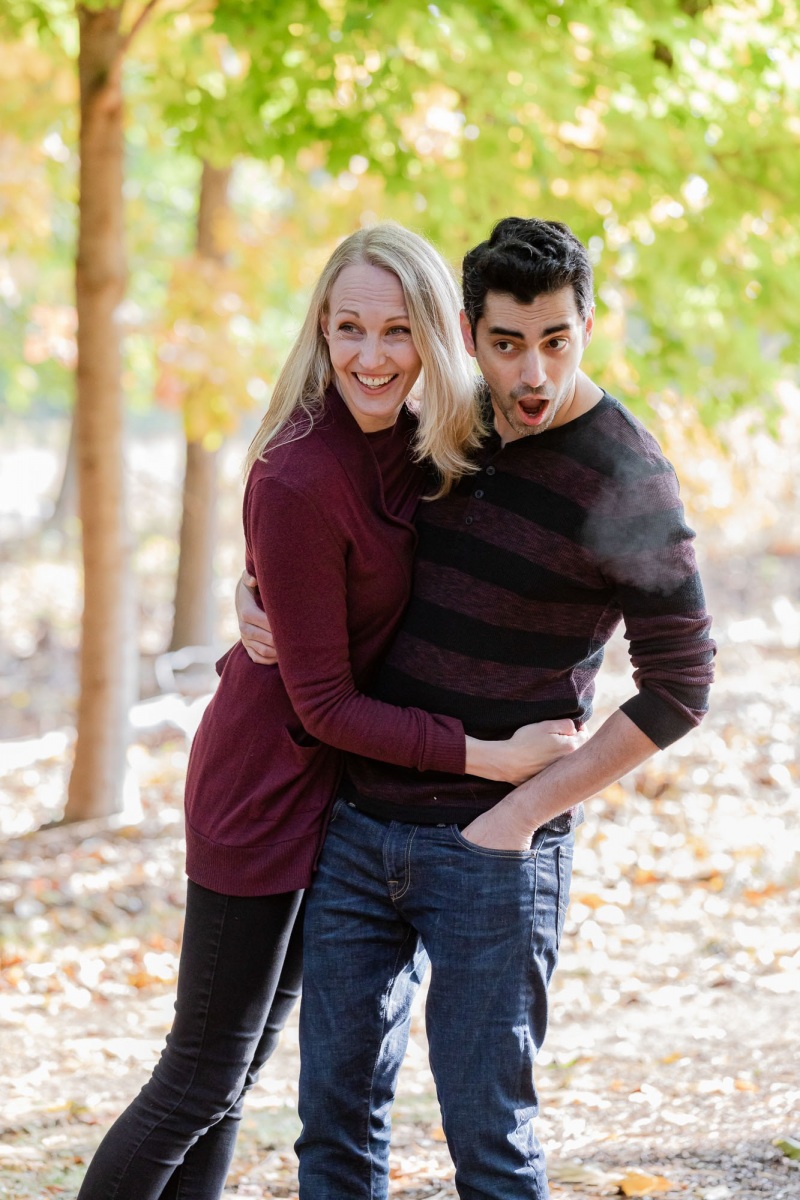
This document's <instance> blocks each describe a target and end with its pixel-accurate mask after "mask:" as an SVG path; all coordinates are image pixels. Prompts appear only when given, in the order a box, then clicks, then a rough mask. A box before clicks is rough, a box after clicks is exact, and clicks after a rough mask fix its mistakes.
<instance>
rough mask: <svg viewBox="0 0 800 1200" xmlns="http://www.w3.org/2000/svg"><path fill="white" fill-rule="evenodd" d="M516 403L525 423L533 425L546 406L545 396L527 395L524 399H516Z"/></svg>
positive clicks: (539, 418)
mask: <svg viewBox="0 0 800 1200" xmlns="http://www.w3.org/2000/svg"><path fill="white" fill-rule="evenodd" d="M517 404H518V405H519V411H520V415H521V417H522V419H523V421H524V422H525V423H526V425H535V424H536V423H537V422H538V421H539V420H541V418H542V416H543V415H544V411H545V409H546V408H547V396H528V397H526V399H525V400H518V401H517Z"/></svg>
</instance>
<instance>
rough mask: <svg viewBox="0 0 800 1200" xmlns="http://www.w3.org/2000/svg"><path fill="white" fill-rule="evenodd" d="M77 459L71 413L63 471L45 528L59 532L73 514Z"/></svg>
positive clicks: (76, 481) (74, 509) (76, 502)
mask: <svg viewBox="0 0 800 1200" xmlns="http://www.w3.org/2000/svg"><path fill="white" fill-rule="evenodd" d="M77 459H78V455H77V444H76V438H75V416H74V414H73V416H72V419H71V420H70V423H69V441H68V442H67V451H66V454H65V456H64V471H63V473H62V475H61V483H60V485H59V488H58V495H57V496H56V498H55V501H54V502H53V511H52V512H51V514H50V516H49V517H48V518H47V521H46V522H45V525H46V527H47V529H54V530H58V531H59V532H61V531H63V530H64V528H65V526H66V524H67V521H69V520H70V519H71V518H72V517H74V516H75V512H76V509H77V504H78V461H77Z"/></svg>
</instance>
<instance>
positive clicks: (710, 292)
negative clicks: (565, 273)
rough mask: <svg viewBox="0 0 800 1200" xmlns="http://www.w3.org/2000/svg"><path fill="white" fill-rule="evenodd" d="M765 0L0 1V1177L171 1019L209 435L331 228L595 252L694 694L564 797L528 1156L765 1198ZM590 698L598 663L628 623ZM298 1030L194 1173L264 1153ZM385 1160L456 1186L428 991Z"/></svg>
mask: <svg viewBox="0 0 800 1200" xmlns="http://www.w3.org/2000/svg"><path fill="white" fill-rule="evenodd" d="M798 195H800V14H799V13H798V6H797V4H796V2H795V0H785V2H778V0H729V2H728V3H722V2H719V0H628V2H622V0H453V2H452V3H450V2H447V3H444V2H443V3H441V4H423V3H416V2H415V0H380V2H377V0H372V2H368V0H275V2H274V3H269V4H267V3H263V2H262V0H125V2H124V3H117V4H111V3H103V2H102V0H93V2H92V3H87V4H83V5H80V4H79V5H75V4H74V3H73V2H72V0H1V2H0V414H1V415H2V433H3V436H2V445H0V552H1V553H2V580H0V700H1V701H2V711H1V712H0V739H2V740H0V837H2V839H3V865H2V867H1V868H0V935H1V936H2V945H0V1059H2V1061H3V1062H4V1064H5V1077H4V1078H3V1080H2V1082H0V1196H9V1197H18V1198H20V1200H22V1198H33V1197H45V1196H52V1195H65V1194H74V1191H75V1190H76V1188H77V1184H78V1181H79V1179H80V1177H81V1173H82V1170H83V1164H84V1163H85V1161H87V1160H88V1158H89V1156H90V1155H91V1152H92V1148H93V1146H94V1145H95V1144H96V1143H97V1141H98V1140H99V1138H100V1136H101V1133H102V1130H103V1129H104V1128H105V1126H106V1125H107V1124H108V1122H109V1121H110V1120H111V1119H112V1118H113V1116H114V1115H115V1114H116V1113H117V1112H118V1111H119V1109H120V1108H121V1107H122V1105H123V1104H124V1102H125V1101H126V1100H127V1099H128V1098H129V1097H130V1096H131V1095H132V1094H133V1091H134V1090H135V1088H136V1087H137V1086H138V1085H139V1084H140V1083H141V1082H143V1080H144V1078H146V1076H147V1074H149V1070H150V1068H151V1066H152V1062H153V1060H154V1058H155V1057H156V1056H157V1054H158V1052H159V1048H160V1044H161V1042H162V1040H163V1035H164V1032H165V1031H166V1029H167V1028H168V1027H169V1021H170V1013H171V1003H172V992H173V988H174V980H175V971H176V966H177V952H178V948H179V939H180V925H181V908H182V903H183V873H182V845H181V822H182V814H181V795H182V784H183V775H184V772H185V765H186V755H187V749H188V744H189V739H190V737H191V734H192V732H193V730H194V728H195V727H196V725H197V722H198V720H199V717H200V714H201V712H202V708H203V705H204V704H205V703H206V701H207V698H208V695H209V692H210V690H211V689H212V688H213V680H214V676H213V669H212V667H211V663H212V662H213V659H214V657H215V656H216V655H217V654H218V653H219V651H220V650H222V649H224V648H225V647H226V646H227V645H228V644H230V643H231V642H232V641H233V640H234V639H235V637H236V627H235V620H234V614H233V606H232V597H233V588H234V584H235V580H236V578H237V576H238V574H239V571H240V569H241V565H242V539H241V532H240V516H239V506H240V501H241V478H240V466H241V461H242V458H243V456H244V452H245V449H246V446H247V442H248V440H249V437H250V436H251V434H252V432H253V431H254V429H255V426H256V424H257V422H258V419H259V416H260V414H261V412H262V411H263V409H264V407H265V406H266V405H267V403H268V402H269V395H270V387H271V383H272V381H273V380H274V378H275V374H276V370H277V368H278V366H279V364H280V362H281V360H282V357H283V355H284V353H285V352H286V349H287V347H288V345H289V344H290V341H291V339H292V337H293V334H294V332H295V330H296V329H297V328H298V325H299V321H300V319H301V317H302V314H303V312H304V309H305V304H306V299H307V296H308V291H309V288H310V285H311V283H312V282H313V280H314V279H315V277H316V275H317V273H318V271H319V269H320V267H321V265H322V263H323V262H324V261H325V259H326V257H327V256H328V254H329V253H330V251H331V249H332V247H333V246H334V245H335V242H336V240H337V238H339V237H341V236H343V235H345V234H347V233H348V232H350V231H351V230H353V229H354V228H357V227H358V226H359V225H360V224H366V223H370V222H373V221H375V220H378V219H383V218H393V219H395V220H398V221H401V222H403V223H404V224H407V225H409V226H411V227H413V228H415V229H417V230H419V231H420V232H423V233H425V234H427V235H428V236H429V237H431V238H432V239H433V240H434V241H435V242H436V243H437V245H439V247H440V248H441V249H442V250H443V251H444V253H445V254H446V255H447V256H448V257H449V258H450V259H451V261H452V262H453V264H454V266H456V267H457V266H458V263H459V260H460V258H461V257H462V255H463V253H464V252H465V251H466V250H467V249H468V248H469V247H470V246H471V245H473V244H474V243H475V242H476V241H478V240H480V239H482V238H483V237H484V236H486V234H487V232H488V230H489V228H490V226H491V224H492V223H493V222H494V221H495V220H497V219H498V218H500V217H502V216H505V215H508V214H510V213H519V214H531V215H537V216H542V217H548V218H555V219H559V220H563V221H566V222H567V223H568V224H569V225H570V226H571V227H572V228H573V229H574V231H575V232H576V233H577V234H578V236H580V237H581V238H582V239H584V240H585V241H586V242H587V244H588V246H589V249H590V252H591V255H592V258H593V261H594V263H595V270H596V288H597V312H598V324H597V326H596V332H595V337H594V340H593V343H592V346H591V348H590V351H589V354H588V356H587V360H586V365H587V369H588V371H589V373H590V374H591V375H592V376H593V378H595V379H597V380H598V381H599V382H601V383H602V384H603V385H604V386H605V387H606V388H607V389H608V390H609V391H610V392H612V393H614V394H616V395H617V396H619V398H620V399H622V400H623V401H624V402H625V403H626V404H628V405H629V406H630V407H632V408H633V409H634V411H635V412H636V413H637V414H638V415H639V416H640V417H642V419H643V420H644V421H645V422H646V423H647V425H648V426H649V427H650V428H651V429H652V430H653V432H654V433H655V434H656V435H657V436H658V437H659V439H660V440H661V442H662V444H663V445H664V447H665V449H666V451H667V453H668V455H669V456H670V458H671V459H672V461H673V462H674V463H675V466H676V468H677V470H678V473H679V475H680V477H681V480H682V484H683V494H684V499H685V503H686V506H687V510H688V512H689V515H690V522H691V523H692V524H693V525H694V527H695V528H696V529H697V531H698V551H699V555H700V560H701V565H702V567H703V572H704V578H705V579H706V582H707V585H708V592H709V599H710V607H711V611H712V612H713V614H714V616H715V629H714V632H715V636H716V638H717V640H718V643H719V647H720V654H719V682H718V684H717V687H716V689H715V691H714V693H713V695H712V705H713V707H712V712H711V714H710V716H709V718H708V720H707V721H706V722H705V723H704V725H703V726H702V728H701V730H700V731H699V732H698V733H696V734H695V735H693V736H692V737H690V738H687V739H685V741H684V742H681V743H679V744H678V745H677V746H675V747H674V748H672V749H671V750H670V751H668V752H666V753H664V754H661V755H659V756H657V758H656V759H655V760H653V761H651V762H650V763H648V764H647V765H646V766H645V767H643V768H642V769H641V770H640V771H638V772H636V773H635V774H634V776H632V777H629V778H627V779H625V780H623V781H622V782H621V783H620V784H618V785H616V786H615V787H613V788H611V789H608V791H607V792H606V793H604V794H603V796H602V797H601V798H599V799H598V800H596V801H594V802H592V804H591V805H590V806H589V816H588V820H587V823H586V825H585V826H584V827H583V828H582V830H581V832H580V834H579V839H578V841H579V845H578V854H577V857H576V874H575V881H574V886H573V902H572V905H571V909H570V916H569V919H568V928H567V936H566V938H565V944H564V948H563V955H562V966H561V967H560V970H559V974H558V976H557V981H556V984H555V987H554V993H553V1018H552V1032H551V1035H550V1037H549V1041H548V1045H547V1048H546V1051H545V1054H544V1056H543V1059H542V1064H541V1068H540V1077H541V1086H542V1094H543V1100H544V1104H543V1115H542V1131H541V1132H542V1137H543V1139H544V1140H545V1143H546V1145H547V1146H548V1147H549V1148H550V1150H551V1164H552V1178H553V1192H554V1196H570V1197H577V1198H580V1197H589V1196H594V1195H601V1194H606V1195H612V1194H617V1195H619V1194H624V1195H628V1196H650V1195H666V1196H686V1195H689V1196H698V1197H702V1198H704V1200H725V1198H726V1197H729V1196H730V1197H743V1198H749V1197H756V1196H758V1197H764V1196H768V1197H771V1198H779V1197H800V1118H799V1117H798V1113H800V1066H798V1044H799V1042H798V1039H800V1018H799V1017H798V995H800V898H799V896H798V884H799V883H800V868H799V867H798V857H797V852H798V849H799V848H800V833H799V832H798V820H797V814H798V798H799V797H800V772H799V771H798V764H797V742H798V729H799V728H800V674H798V667H799V666H800V586H799V585H800V534H799V533H798V527H799V522H800V499H799V498H798V489H797V474H798V468H799V467H800V378H799V377H798V367H797V346H798V333H799V332H800V306H798V303H797V296H798V293H800V221H799V220H798V202H797V197H798ZM601 684H602V687H601V694H600V697H599V700H600V703H599V706H598V708H599V716H602V714H603V712H605V711H608V710H609V709H611V708H612V707H613V706H614V705H615V704H616V703H618V702H619V701H620V700H621V699H623V698H624V697H625V696H626V695H627V694H628V693H629V690H630V685H629V678H628V667H627V658H626V654H625V647H624V643H616V642H615V643H614V644H612V647H611V650H610V653H609V655H608V663H607V667H606V668H605V669H604V672H603V674H602V675H601ZM296 1068H297V1064H296V1044H295V1036H294V1033H293V1030H292V1029H290V1030H288V1031H287V1035H286V1037H285V1039H284V1046H283V1048H282V1049H281V1051H280V1053H279V1056H278V1058H277V1060H276V1061H275V1062H274V1063H273V1064H270V1067H269V1068H268V1069H267V1070H266V1071H265V1073H264V1075H265V1078H264V1079H263V1080H262V1082H261V1083H260V1084H259V1087H258V1088H257V1089H256V1090H255V1092H254V1094H253V1097H252V1103H251V1105H250V1115H249V1117H248V1120H247V1123H246V1127H245V1131H244V1136H243V1138H242V1142H241V1146H240V1153H239V1157H238V1159H237V1163H236V1168H235V1170H234V1172H233V1174H232V1176H231V1180H230V1184H229V1186H230V1194H231V1195H232V1196H233V1195H238V1196H260V1197H271V1196H274V1197H290V1196H293V1195H295V1189H296V1181H295V1176H294V1166H293V1158H292V1154H291V1149H290V1147H291V1141H292V1139H293V1136H294V1133H295V1126H296V1118H295V1116H294V1101H295V1095H296V1090H295V1081H296ZM404 1071H405V1074H404V1084H403V1095H402V1096H401V1099H400V1101H399V1102H398V1114H397V1119H396V1136H395V1145H396V1155H395V1166H394V1168H393V1185H392V1186H393V1189H394V1193H395V1194H396V1195H398V1196H404V1197H407V1198H411V1197H415V1198H416V1197H419V1198H421V1197H423V1196H426V1197H434V1196H437V1197H439V1196H440V1197H450V1196H454V1195H455V1192H454V1190H453V1188H452V1184H451V1183H450V1179H451V1172H450V1167H449V1160H448V1158H447V1154H446V1147H445V1146H444V1143H443V1140H442V1135H441V1129H440V1127H439V1124H438V1115H437V1109H436V1104H435V1098H434V1093H433V1086H432V1081H431V1080H430V1076H429V1074H428V1073H427V1066H426V1062H425V1050H424V1031H423V1027H422V1023H421V1019H420V1020H418V1022H417V1024H416V1025H415V1031H414V1039H413V1042H412V1046H411V1050H410V1053H409V1059H408V1062H407V1064H406V1068H405V1069H404Z"/></svg>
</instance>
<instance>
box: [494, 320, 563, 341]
mask: <svg viewBox="0 0 800 1200" xmlns="http://www.w3.org/2000/svg"><path fill="white" fill-rule="evenodd" d="M572 328H573V324H572V321H562V322H561V324H560V325H548V327H547V329H543V330H542V332H541V333H540V334H539V336H540V337H552V336H553V334H554V333H564V332H565V331H569V330H571V329H572ZM489 333H490V334H491V335H492V336H493V337H511V338H517V339H518V340H519V341H521V342H524V341H525V334H524V333H521V332H520V330H519V329H504V328H503V326H502V325H490V326H489Z"/></svg>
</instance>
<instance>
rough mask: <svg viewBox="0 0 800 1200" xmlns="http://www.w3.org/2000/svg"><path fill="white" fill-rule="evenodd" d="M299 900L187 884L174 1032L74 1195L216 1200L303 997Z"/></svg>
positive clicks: (298, 895) (97, 1199) (95, 1199)
mask: <svg viewBox="0 0 800 1200" xmlns="http://www.w3.org/2000/svg"><path fill="white" fill-rule="evenodd" d="M301 900H302V892H287V893H283V894H281V895H277V896H254V897H240V896H222V895H219V894H218V893H217V892H210V891H208V890H207V889H206V888H202V887H200V886H199V885H198V884H196V883H192V882H191V881H190V882H189V888H188V892H187V897H186V923H185V926H184V932H183V945H182V949H181V960H180V969H179V972H178V996H177V1000H176V1002H175V1021H174V1023H173V1026H172V1030H171V1032H170V1033H169V1035H168V1036H167V1044H166V1046H165V1047H164V1050H163V1052H162V1054H161V1058H160V1059H159V1061H158V1063H157V1064H156V1066H155V1069H154V1071H153V1074H152V1077H151V1078H150V1080H149V1081H148V1082H147V1083H146V1084H145V1086H144V1087H143V1088H142V1090H141V1092H140V1093H139V1095H138V1096H137V1097H136V1099H135V1100H134V1101H133V1102H132V1103H131V1104H130V1105H128V1107H127V1108H126V1109H125V1112H124V1113H122V1115H121V1116H120V1117H118V1118H117V1120H116V1121H115V1123H114V1124H113V1125H112V1127H111V1129H110V1130H109V1131H108V1133H107V1134H106V1136H105V1137H104V1138H103V1141H102V1142H101V1143H100V1145H99V1147H98V1149H97V1152H96V1153H95V1156H94V1158H93V1159H92V1161H91V1164H90V1166H89V1170H88V1171H87V1173H86V1176H85V1178H84V1181H83V1184H82V1186H81V1189H80V1192H79V1193H78V1200H219V1197H220V1196H221V1195H222V1190H223V1188H224V1186H225V1179H226V1177H227V1174H228V1168H229V1166H230V1162H231V1159H232V1158H233V1151H234V1146H235V1144H236V1135H237V1133H238V1131H239V1121H240V1120H241V1115H242V1105H243V1103H244V1097H245V1093H246V1092H247V1091H248V1089H249V1088H250V1087H252V1085H253V1083H255V1080H256V1077H257V1076H258V1072H259V1070H260V1068H261V1067H262V1066H263V1064H264V1063H265V1062H266V1061H267V1059H268V1058H269V1056H270V1054H272V1051H273V1050H274V1049H275V1046H276V1045H277V1042H278V1037H279V1034H280V1031H281V1029H282V1028H283V1026H284V1025H285V1023H286V1019H287V1017H288V1016H289V1013H290V1012H291V1010H292V1006H293V1005H294V1003H295V1000H296V999H297V997H298V996H299V994H300V978H301V971H302V918H300V919H298V914H299V910H300V904H301Z"/></svg>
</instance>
